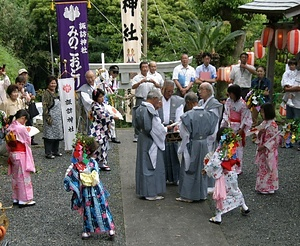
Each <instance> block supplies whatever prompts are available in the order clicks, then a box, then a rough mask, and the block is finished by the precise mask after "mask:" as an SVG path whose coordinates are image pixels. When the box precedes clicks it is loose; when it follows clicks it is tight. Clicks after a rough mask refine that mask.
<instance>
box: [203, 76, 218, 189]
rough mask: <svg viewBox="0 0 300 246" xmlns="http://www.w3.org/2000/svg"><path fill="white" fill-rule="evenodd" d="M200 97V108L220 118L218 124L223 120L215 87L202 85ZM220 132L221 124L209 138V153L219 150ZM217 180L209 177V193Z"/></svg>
mask: <svg viewBox="0 0 300 246" xmlns="http://www.w3.org/2000/svg"><path fill="white" fill-rule="evenodd" d="M199 95H200V97H201V100H200V101H199V103H198V104H199V106H200V107H202V108H204V109H206V110H209V111H211V112H213V113H214V114H215V115H216V116H217V117H218V122H220V120H221V119H222V109H223V105H222V104H221V103H220V102H219V101H218V100H217V99H216V98H215V97H214V89H213V86H212V85H211V84H210V83H208V82H203V83H201V85H200V87H199ZM218 130H219V124H217V125H216V127H215V131H214V133H213V134H212V135H210V136H208V137H207V147H208V152H212V153H213V152H215V150H216V148H217V145H218V143H217V141H216V136H217V132H218ZM214 187H215V180H214V179H213V178H209V177H208V191H207V192H208V193H209V194H212V193H213V192H214Z"/></svg>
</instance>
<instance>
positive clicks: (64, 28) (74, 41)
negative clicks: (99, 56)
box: [55, 0, 89, 90]
mask: <svg viewBox="0 0 300 246" xmlns="http://www.w3.org/2000/svg"><path fill="white" fill-rule="evenodd" d="M55 5H56V14H57V26H58V37H59V49H60V60H61V66H62V68H64V64H63V62H64V60H65V61H66V71H65V73H62V74H63V76H62V77H67V75H70V76H72V77H76V78H77V80H76V81H75V90H76V89H78V88H79V87H80V86H81V85H82V84H84V83H85V73H86V71H88V70H89V56H88V29H87V1H86V0H81V1H80V0H72V1H71V0H55Z"/></svg>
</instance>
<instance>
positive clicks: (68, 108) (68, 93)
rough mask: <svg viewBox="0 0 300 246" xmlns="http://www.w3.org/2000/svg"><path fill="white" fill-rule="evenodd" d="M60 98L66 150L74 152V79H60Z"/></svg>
mask: <svg viewBox="0 0 300 246" xmlns="http://www.w3.org/2000/svg"><path fill="white" fill-rule="evenodd" d="M58 90H59V98H60V102H61V111H62V119H63V128H64V140H65V150H72V149H73V148H72V144H73V139H75V134H76V109H75V87H74V78H65V79H58Z"/></svg>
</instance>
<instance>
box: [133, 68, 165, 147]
mask: <svg viewBox="0 0 300 246" xmlns="http://www.w3.org/2000/svg"><path fill="white" fill-rule="evenodd" d="M140 71H141V72H140V73H139V74H137V75H136V76H134V78H133V79H132V80H131V89H135V106H134V108H133V110H132V124H133V126H134V138H133V142H137V138H138V135H139V132H138V130H137V129H136V128H135V110H136V108H137V107H138V106H140V105H141V103H142V102H143V101H146V98H147V95H148V92H149V91H151V90H153V89H154V88H160V84H159V83H158V82H156V81H155V80H154V79H153V78H151V77H150V76H148V71H149V65H148V62H141V63H140Z"/></svg>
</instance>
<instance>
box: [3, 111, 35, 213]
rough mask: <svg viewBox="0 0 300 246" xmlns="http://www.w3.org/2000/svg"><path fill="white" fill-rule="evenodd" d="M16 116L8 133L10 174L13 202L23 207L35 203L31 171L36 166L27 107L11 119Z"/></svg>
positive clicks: (33, 170) (11, 118) (11, 117)
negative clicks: (28, 125) (26, 125)
mask: <svg viewBox="0 0 300 246" xmlns="http://www.w3.org/2000/svg"><path fill="white" fill-rule="evenodd" d="M14 117H15V120H14V121H13V122H12V123H11V124H10V125H9V127H8V128H7V134H6V143H7V149H8V153H9V157H8V163H9V166H8V175H11V176H12V190H13V195H12V198H13V203H14V204H15V205H17V204H18V205H19V207H20V208H23V207H29V206H33V205H35V201H33V187H32V182H31V177H30V173H31V172H35V167H34V161H33V156H32V152H31V148H30V144H31V137H30V136H29V133H28V131H27V129H26V127H25V123H26V121H27V120H28V119H29V118H30V116H29V114H28V113H27V111H26V110H25V109H20V110H19V111H17V113H16V114H15V115H14V116H10V118H9V119H10V121H11V120H13V118H14Z"/></svg>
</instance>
